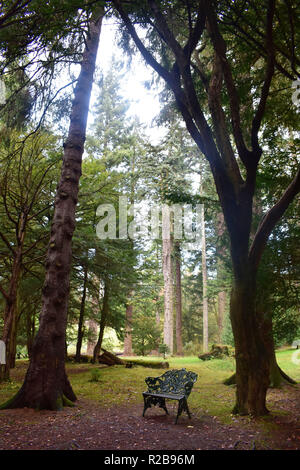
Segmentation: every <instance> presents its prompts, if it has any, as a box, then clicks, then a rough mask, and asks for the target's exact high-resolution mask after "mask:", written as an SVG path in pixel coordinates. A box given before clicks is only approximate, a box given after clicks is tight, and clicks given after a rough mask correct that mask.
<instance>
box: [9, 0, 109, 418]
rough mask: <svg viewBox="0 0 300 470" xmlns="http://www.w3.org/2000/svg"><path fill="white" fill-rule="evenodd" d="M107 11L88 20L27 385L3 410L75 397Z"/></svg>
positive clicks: (100, 10)
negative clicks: (78, 239) (87, 204)
mask: <svg viewBox="0 0 300 470" xmlns="http://www.w3.org/2000/svg"><path fill="white" fill-rule="evenodd" d="M103 15H104V11H103V8H102V6H100V7H99V8H98V9H97V10H96V11H95V12H94V15H93V17H92V18H91V19H90V21H89V28H88V34H87V37H86V49H85V51H84V54H83V57H82V63H81V70H80V74H79V77H78V80H77V85H76V88H75V91H74V100H73V104H72V111H71V116H70V127H69V133H68V137H67V140H66V142H65V143H64V156H63V164H62V170H61V177H60V181H59V184H58V188H57V193H56V198H55V208H54V215H53V221H52V227H51V236H50V243H49V247H48V252H47V259H46V276H45V283H44V287H43V297H42V301H43V302H42V312H41V318H40V326H39V331H38V333H37V336H36V338H35V342H34V345H33V349H32V356H31V359H30V364H29V368H28V370H27V373H26V377H25V380H24V383H23V385H22V387H21V389H20V390H19V392H18V393H17V395H16V396H15V397H13V398H12V399H11V400H9V401H8V402H7V403H6V404H4V405H2V407H6V408H9V407H10V408H18V407H24V406H27V407H30V408H39V409H52V410H56V409H60V408H61V407H62V406H63V404H66V403H69V404H70V403H72V402H74V401H75V400H76V396H75V394H74V392H73V390H72V387H71V385H70V383H69V380H68V378H67V375H66V371H65V334H66V321H67V307H68V298H69V278H70V269H71V261H72V252H71V244H72V237H73V232H74V228H75V208H76V204H77V197H78V188H79V178H80V175H81V160H82V154H83V150H84V141H85V133H86V122H87V116H88V110H89V99H90V94H91V89H92V84H93V75H94V69H95V62H96V55H97V50H98V44H99V37H100V31H101V24H102V18H103Z"/></svg>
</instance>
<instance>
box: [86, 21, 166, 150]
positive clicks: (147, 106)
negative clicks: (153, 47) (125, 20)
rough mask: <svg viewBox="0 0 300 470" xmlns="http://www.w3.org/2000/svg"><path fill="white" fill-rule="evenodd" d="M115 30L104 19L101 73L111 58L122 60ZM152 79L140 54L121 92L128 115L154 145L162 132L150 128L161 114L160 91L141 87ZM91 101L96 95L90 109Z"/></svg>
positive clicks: (100, 46) (112, 25)
mask: <svg viewBox="0 0 300 470" xmlns="http://www.w3.org/2000/svg"><path fill="white" fill-rule="evenodd" d="M117 28H118V25H117V24H116V23H115V21H114V20H112V19H106V20H105V21H104V22H103V25H102V30H101V36H100V44H99V49H98V56H97V67H99V68H100V69H101V71H103V72H105V70H107V68H108V67H109V65H110V62H111V59H112V57H113V56H115V57H116V58H117V59H118V58H119V59H124V52H123V51H122V50H121V49H120V48H119V47H118V46H117V44H116V41H115V33H116V31H117ZM151 77H152V68H151V67H150V66H148V65H146V64H145V62H144V61H143V59H142V57H141V55H140V54H137V55H136V56H135V57H134V58H133V59H132V62H131V65H130V68H129V70H128V72H127V73H126V76H125V77H124V82H123V83H122V86H121V90H120V91H121V94H122V95H123V96H124V98H125V99H126V100H128V102H129V104H130V106H129V110H128V113H129V115H131V116H137V117H138V118H139V120H140V121H141V123H142V124H145V125H146V126H147V127H148V131H147V133H148V135H150V136H151V137H152V138H153V140H154V141H155V142H153V143H157V141H159V139H160V137H161V136H163V134H164V131H163V129H162V128H160V129H159V128H157V126H154V127H152V128H151V124H152V120H153V119H154V118H155V117H156V116H157V114H158V113H159V111H160V103H159V98H158V92H159V90H158V89H157V88H154V87H152V88H150V89H148V88H146V87H145V85H144V82H145V81H146V80H150V79H151ZM95 91H96V90H95V88H94V92H95ZM94 100H95V93H92V97H91V107H93V103H94Z"/></svg>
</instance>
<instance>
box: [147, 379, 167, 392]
mask: <svg viewBox="0 0 300 470" xmlns="http://www.w3.org/2000/svg"><path fill="white" fill-rule="evenodd" d="M145 382H146V384H147V386H148V391H149V392H156V391H157V390H159V389H160V387H161V385H162V383H163V381H162V380H161V379H160V377H146V379H145Z"/></svg>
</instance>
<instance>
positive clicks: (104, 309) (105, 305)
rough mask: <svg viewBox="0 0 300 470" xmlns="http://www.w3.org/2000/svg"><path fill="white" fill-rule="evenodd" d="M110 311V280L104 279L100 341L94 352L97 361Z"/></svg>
mask: <svg viewBox="0 0 300 470" xmlns="http://www.w3.org/2000/svg"><path fill="white" fill-rule="evenodd" d="M108 312H109V282H108V280H105V281H104V294H103V299H102V308H101V318H100V330H99V336H98V341H97V343H96V345H95V348H94V352H93V362H97V359H98V357H99V354H100V351H101V346H102V341H103V335H104V329H105V326H106V322H107V316H108Z"/></svg>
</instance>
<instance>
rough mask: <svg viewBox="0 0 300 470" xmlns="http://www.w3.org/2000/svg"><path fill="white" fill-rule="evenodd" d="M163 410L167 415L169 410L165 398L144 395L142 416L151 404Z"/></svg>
mask: <svg viewBox="0 0 300 470" xmlns="http://www.w3.org/2000/svg"><path fill="white" fill-rule="evenodd" d="M157 404H158V406H159V407H160V408H162V409H163V410H165V412H166V414H167V415H168V414H169V412H168V410H167V407H166V400H165V398H157V397H151V396H147V397H145V396H144V411H143V416H145V412H146V410H147V409H148V408H151V405H154V406H155V405H157Z"/></svg>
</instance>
